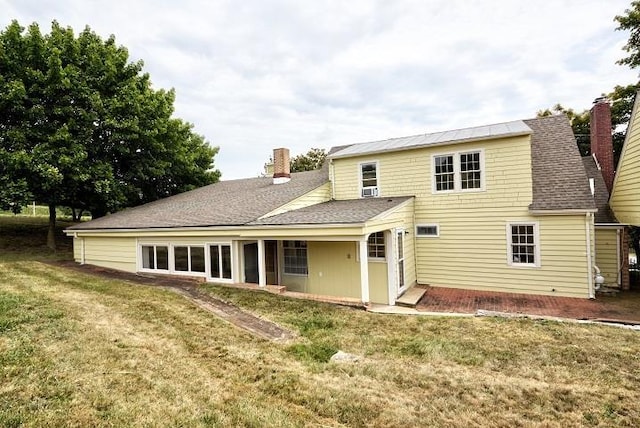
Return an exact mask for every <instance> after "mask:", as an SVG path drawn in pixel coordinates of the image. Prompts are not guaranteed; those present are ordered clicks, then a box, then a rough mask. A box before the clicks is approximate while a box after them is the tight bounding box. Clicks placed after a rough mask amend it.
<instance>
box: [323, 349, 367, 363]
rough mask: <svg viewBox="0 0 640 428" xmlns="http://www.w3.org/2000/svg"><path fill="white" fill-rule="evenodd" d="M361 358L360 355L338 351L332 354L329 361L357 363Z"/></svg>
mask: <svg viewBox="0 0 640 428" xmlns="http://www.w3.org/2000/svg"><path fill="white" fill-rule="evenodd" d="M360 359H361V357H360V356H359V355H354V354H349V353H346V352H342V351H338V352H336V353H335V354H333V355H332V356H331V359H330V360H329V361H331V362H334V363H356V362H358V361H360Z"/></svg>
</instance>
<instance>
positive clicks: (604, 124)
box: [590, 97, 614, 193]
mask: <svg viewBox="0 0 640 428" xmlns="http://www.w3.org/2000/svg"><path fill="white" fill-rule="evenodd" d="M590 126H591V131H590V133H591V154H592V156H594V157H595V159H596V161H597V163H598V165H599V166H600V169H601V171H602V177H603V178H604V182H605V184H606V185H607V189H608V190H609V193H611V188H612V187H613V176H614V169H613V168H614V166H613V140H612V138H611V106H610V105H609V101H607V99H606V98H604V97H600V98H596V99H595V101H594V102H593V107H592V108H591V125H590Z"/></svg>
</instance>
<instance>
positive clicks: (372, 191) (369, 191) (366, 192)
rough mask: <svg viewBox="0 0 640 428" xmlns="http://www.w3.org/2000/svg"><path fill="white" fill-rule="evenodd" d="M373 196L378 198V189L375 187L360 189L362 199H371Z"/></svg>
mask: <svg viewBox="0 0 640 428" xmlns="http://www.w3.org/2000/svg"><path fill="white" fill-rule="evenodd" d="M374 196H378V188H377V187H365V188H363V189H362V197H363V198H372V197H374Z"/></svg>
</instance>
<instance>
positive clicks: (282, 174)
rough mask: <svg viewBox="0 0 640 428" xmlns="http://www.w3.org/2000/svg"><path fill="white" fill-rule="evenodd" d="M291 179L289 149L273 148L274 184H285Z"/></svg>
mask: <svg viewBox="0 0 640 428" xmlns="http://www.w3.org/2000/svg"><path fill="white" fill-rule="evenodd" d="M289 180H291V173H290V169H289V149H285V148H280V149H273V184H283V183H286V182H287V181H289Z"/></svg>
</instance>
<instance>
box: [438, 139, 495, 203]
mask: <svg viewBox="0 0 640 428" xmlns="http://www.w3.org/2000/svg"><path fill="white" fill-rule="evenodd" d="M472 153H479V154H480V187H479V188H477V189H463V188H462V171H460V156H461V155H468V154H472ZM442 156H453V189H450V190H437V186H436V158H437V157H442ZM486 175H487V170H486V167H485V157H484V149H469V150H461V151H457V152H442V153H434V154H433V155H431V193H432V194H434V195H442V194H449V193H474V192H484V191H485V190H486V181H487V180H486Z"/></svg>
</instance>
